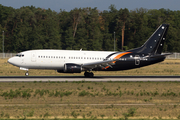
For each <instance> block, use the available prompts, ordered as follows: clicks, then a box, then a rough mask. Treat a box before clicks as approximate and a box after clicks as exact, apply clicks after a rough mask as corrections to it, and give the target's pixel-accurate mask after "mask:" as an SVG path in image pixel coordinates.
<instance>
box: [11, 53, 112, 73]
mask: <svg viewBox="0 0 180 120" xmlns="http://www.w3.org/2000/svg"><path fill="white" fill-rule="evenodd" d="M111 53H114V52H103V51H77V50H29V51H25V52H21V53H19V54H18V55H16V56H14V57H12V58H10V59H9V60H8V62H9V63H11V64H13V65H15V66H17V67H20V68H26V69H54V70H63V68H64V64H66V63H74V64H79V65H83V64H85V63H92V62H98V61H103V59H105V58H106V57H107V56H108V55H110V54H111ZM113 57H114V56H112V59H113Z"/></svg>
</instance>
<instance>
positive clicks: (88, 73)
mask: <svg viewBox="0 0 180 120" xmlns="http://www.w3.org/2000/svg"><path fill="white" fill-rule="evenodd" d="M84 76H85V77H89V78H92V77H94V74H93V73H92V72H85V73H84Z"/></svg>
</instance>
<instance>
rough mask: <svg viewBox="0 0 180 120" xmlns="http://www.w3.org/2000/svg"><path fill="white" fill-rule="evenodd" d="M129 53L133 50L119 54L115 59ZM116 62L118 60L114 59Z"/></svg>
mask: <svg viewBox="0 0 180 120" xmlns="http://www.w3.org/2000/svg"><path fill="white" fill-rule="evenodd" d="M129 53H131V52H125V53H121V54H119V55H117V56H116V57H115V58H114V59H119V58H120V57H122V56H124V55H126V54H129ZM115 62H116V61H114V62H113V63H115Z"/></svg>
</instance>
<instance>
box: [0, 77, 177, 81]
mask: <svg viewBox="0 0 180 120" xmlns="http://www.w3.org/2000/svg"><path fill="white" fill-rule="evenodd" d="M34 81H37V82H38V81H42V82H48V81H53V82H58V81H59V82H67V81H68V82H74V81H89V82H90V81H91V82H110V81H112V82H113V81H114V82H115V81H117V82H118V81H119V82H121V81H129V82H138V81H139V82H140V81H142V82H148V81H151V82H167V81H172V82H173V81H177V82H180V76H95V77H94V78H86V77H84V76H0V82H34Z"/></svg>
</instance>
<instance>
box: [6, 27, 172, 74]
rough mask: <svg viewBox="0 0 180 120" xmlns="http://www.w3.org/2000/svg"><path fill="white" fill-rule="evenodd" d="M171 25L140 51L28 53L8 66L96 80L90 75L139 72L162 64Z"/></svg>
mask: <svg viewBox="0 0 180 120" xmlns="http://www.w3.org/2000/svg"><path fill="white" fill-rule="evenodd" d="M168 27H169V25H168V24H162V25H160V26H159V27H158V28H157V30H156V31H155V32H154V33H153V34H152V35H151V36H150V37H149V39H148V40H147V41H146V42H145V43H144V44H143V45H142V46H141V47H139V48H135V49H132V50H128V51H125V52H107V51H82V50H79V51H77V50H28V51H24V52H21V53H18V54H17V55H16V56H14V57H12V58H10V59H9V60H8V62H9V63H10V64H12V65H14V66H17V67H20V69H21V70H26V71H27V72H26V73H25V75H29V73H28V70H29V69H52V70H57V72H59V73H81V72H82V71H85V72H84V76H85V77H93V76H94V74H93V73H92V72H91V71H118V70H128V69H133V68H139V67H143V66H147V65H151V64H155V63H158V62H161V61H163V60H164V59H165V58H166V56H167V55H170V54H162V53H161V52H162V49H163V45H164V41H165V40H166V34H167V30H168Z"/></svg>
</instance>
